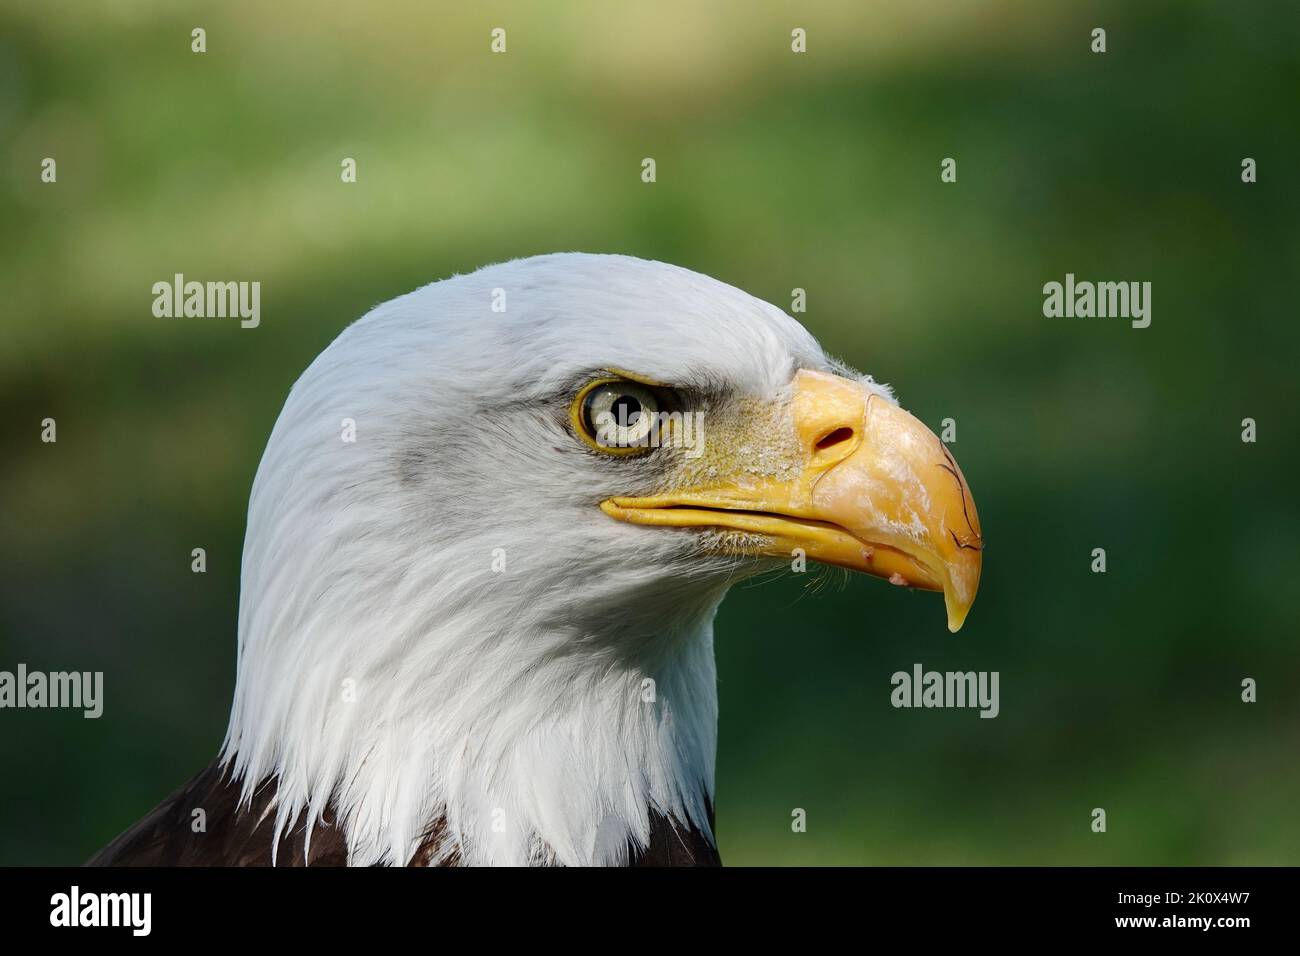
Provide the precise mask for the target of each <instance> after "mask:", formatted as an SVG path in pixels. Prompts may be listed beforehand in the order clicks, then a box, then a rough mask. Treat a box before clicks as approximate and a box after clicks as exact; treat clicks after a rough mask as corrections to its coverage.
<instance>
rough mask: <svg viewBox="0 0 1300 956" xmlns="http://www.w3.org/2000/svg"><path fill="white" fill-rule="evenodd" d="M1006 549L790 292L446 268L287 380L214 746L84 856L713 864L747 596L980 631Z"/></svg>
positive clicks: (522, 265) (504, 268)
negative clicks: (781, 295) (725, 654)
mask: <svg viewBox="0 0 1300 956" xmlns="http://www.w3.org/2000/svg"><path fill="white" fill-rule="evenodd" d="M982 547H983V539H982V537H981V533H980V525H979V519H978V517H977V515H976V511H975V504H974V502H973V500H972V499H971V495H970V491H969V488H968V487H967V484H966V480H965V478H964V477H963V475H962V472H961V470H960V469H959V468H958V467H957V464H956V462H955V461H954V460H953V458H952V456H951V454H949V452H948V449H947V448H946V447H945V446H944V444H943V443H942V442H940V441H939V439H938V438H937V437H936V436H935V435H934V434H933V433H932V432H931V431H930V430H929V429H927V428H926V427H925V426H924V425H922V424H921V422H920V421H918V420H917V419H916V418H914V417H912V416H911V415H910V414H908V413H907V412H905V411H903V410H902V408H900V407H899V406H898V404H897V403H896V402H895V400H894V398H893V395H892V394H891V392H890V390H889V388H888V387H887V386H884V385H881V384H878V383H876V382H875V381H874V380H873V379H872V378H871V377H869V376H863V375H859V374H858V373H856V372H853V371H851V370H850V369H848V368H846V367H845V366H844V365H842V364H840V363H839V362H837V361H835V360H833V359H831V358H829V357H827V355H826V354H825V353H824V352H823V351H822V349H821V348H820V347H819V346H818V344H817V342H816V341H815V340H814V339H813V338H812V336H811V335H810V334H809V333H808V332H807V331H806V330H805V329H804V328H803V327H802V326H801V325H800V324H799V323H798V322H796V321H795V320H794V319H792V318H790V317H789V316H788V315H786V314H785V313H784V312H782V311H781V310H780V309H777V308H775V307H774V306H771V305H769V304H767V303H766V302H762V301H760V300H758V299H755V298H753V297H752V296H749V295H747V294H745V293H743V292H741V291H739V290H738V289H735V288H733V287H731V286H728V285H725V284H723V283H721V282H718V281H716V280H714V279H711V278H708V277H706V276H703V275H700V274H698V273H694V272H691V271H688V270H686V269H682V268H678V267H675V266H671V265H665V264H663V263H659V262H650V261H645V260H641V259H635V258H629V257H625V256H614V255H588V254H559V255H547V256H539V257H535V258H530V259H523V260H517V261H514V262H509V263H505V264H500V265H495V266H490V267H487V268H484V269H480V270H479V271H477V272H474V273H472V274H469V275H461V276H456V277H453V278H451V279H447V280H444V281H441V282H435V283H432V284H431V285H427V286H425V287H423V288H421V289H418V290H416V291H415V292H412V293H410V294H407V295H403V296H400V297H399V298H396V299H393V300H392V301H390V302H386V303H384V304H383V305H380V306H378V307H377V308H375V309H374V310H372V311H371V312H369V313H368V314H367V315H365V316H364V317H363V318H361V319H360V320H358V321H357V322H355V323H354V324H352V325H351V326H350V327H348V328H347V329H346V330H345V331H344V332H343V333H342V334H340V335H339V336H338V338H337V339H335V340H334V342H333V343H332V344H331V345H330V346H329V347H328V348H326V349H325V351H324V352H322V353H321V354H320V355H319V356H318V357H317V358H316V360H315V361H314V362H312V364H311V366H310V367H309V368H308V369H307V370H306V372H304V373H303V375H302V377H301V378H299V380H298V382H297V383H296V384H295V385H294V386H293V388H292V390H291V391H290V393H289V397H288V399H287V400H286V402H285V404H284V408H283V410H282V411H281V413H280V416H279V419H278V420H277V422H276V424H275V427H274V430H273V431H272V433H271V437H270V440H269V441H268V442H267V446H266V450H265V453H264V454H263V456H262V460H261V464H260V466H259V467H258V470H257V475H256V478H255V480H254V482H253V489H252V494H251V497H250V500H249V506H248V523H247V532H246V537H245V541H244V552H243V563H242V570H241V593H240V605H239V655H238V665H237V674H236V687H235V694H234V703H233V706H232V709H231V714H230V723H229V729H228V731H227V733H226V738H225V742H224V744H223V746H222V749H221V752H220V754H219V756H218V757H217V758H216V760H215V761H214V762H213V764H212V765H211V766H210V767H208V768H207V769H206V770H204V771H202V772H201V773H199V774H198V775H197V776H196V777H194V778H193V779H192V780H190V781H189V783H187V784H186V785H184V786H183V787H182V788H181V789H179V790H178V791H177V792H176V793H174V794H172V796H171V797H169V798H168V799H167V800H165V801H164V802H163V803H162V804H161V805H160V806H158V807H157V808H156V809H155V810H153V811H152V812H151V813H150V814H149V815H148V816H146V817H145V818H144V819H142V820H141V821H140V822H138V823H137V824H136V825H135V826H133V827H131V828H130V829H128V830H127V831H126V832H125V833H123V834H122V835H121V836H119V837H118V838H117V839H115V840H114V841H113V842H112V843H111V844H109V845H108V846H107V847H105V848H104V849H103V850H102V851H100V853H99V854H98V855H97V856H95V857H94V859H92V860H91V861H90V862H91V863H92V864H100V865H116V866H120V865H137V864H138V865H205V864H217V865H276V864H279V865H322V864H339V865H343V864H347V865H416V866H440V865H481V864H504V865H548V864H553V865H637V864H672V865H677V864H687V865H702V864H716V863H718V862H719V858H718V853H717V849H716V844H715V840H714V835H713V833H714V815H713V793H714V757H715V748H716V741H717V695H716V689H715V676H716V675H715V667H714V657H713V619H714V614H715V612H716V611H717V609H718V605H719V603H720V602H721V601H722V599H723V596H724V595H725V594H726V592H727V589H728V588H729V587H731V585H733V584H734V583H736V582H737V581H738V580H741V579H743V578H745V577H747V576H752V575H755V574H758V573H761V572H763V571H766V570H770V569H773V568H777V567H784V568H789V567H790V566H791V563H792V562H797V561H799V560H801V559H812V560H814V561H819V562H823V563H826V564H830V565H837V566H840V567H845V568H851V569H854V570H858V571H862V572H865V573H867V574H872V575H877V576H880V577H882V578H885V579H888V580H890V581H892V582H893V583H895V584H903V585H908V586H911V587H915V588H922V589H926V590H934V591H942V592H943V596H944V602H945V605H946V610H947V622H948V626H949V628H950V629H951V630H953V631H956V630H957V629H958V628H959V627H960V626H961V624H962V621H963V620H964V619H965V617H966V613H967V611H968V609H969V608H970V606H971V602H972V601H973V600H974V598H975V592H976V588H977V586H978V583H979V576H980V564H981V557H982V554H981V552H982Z"/></svg>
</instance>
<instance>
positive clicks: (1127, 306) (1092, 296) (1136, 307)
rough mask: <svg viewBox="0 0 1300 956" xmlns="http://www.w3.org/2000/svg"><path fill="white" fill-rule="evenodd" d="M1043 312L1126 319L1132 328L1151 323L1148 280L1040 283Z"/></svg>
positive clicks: (1070, 277) (1069, 274)
mask: <svg viewBox="0 0 1300 956" xmlns="http://www.w3.org/2000/svg"><path fill="white" fill-rule="evenodd" d="M1043 315H1045V316H1047V317H1048V318H1049V319H1059V318H1067V319H1073V318H1080V319H1090V318H1094V317H1095V318H1099V319H1130V320H1132V321H1131V323H1130V324H1131V325H1132V326H1133V328H1135V329H1145V328H1146V327H1147V326H1149V325H1150V324H1151V283H1150V282H1086V281H1085V282H1076V281H1075V279H1074V273H1073V272H1067V273H1066V274H1065V282H1064V283H1061V282H1049V283H1047V284H1046V285H1044V286H1043Z"/></svg>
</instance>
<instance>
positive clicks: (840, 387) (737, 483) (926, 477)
mask: <svg viewBox="0 0 1300 956" xmlns="http://www.w3.org/2000/svg"><path fill="white" fill-rule="evenodd" d="M793 387H794V399H793V419H794V422H793V424H794V433H795V434H794V438H795V446H794V447H795V449H796V455H797V456H798V458H799V460H798V461H797V462H796V467H795V468H794V469H793V470H785V471H783V472H782V477H780V478H772V477H761V478H760V477H753V476H751V475H750V474H737V475H735V476H731V477H726V478H721V479H720V480H716V481H710V482H708V487H699V488H689V489H681V490H678V491H674V492H672V493H669V494H664V495H657V496H653V497H649V498H610V499H609V500H607V501H604V502H602V503H601V509H602V510H603V511H604V512H605V513H606V514H607V515H609V516H611V517H613V518H617V519H619V520H620V521H628V522H631V523H633V524H642V525H663V526H670V527H682V528H713V529H730V530H734V531H740V532H748V533H749V534H750V535H752V536H753V538H752V539H751V538H750V537H748V536H747V537H745V538H743V539H741V540H742V541H745V542H757V543H746V544H744V545H742V546H741V550H743V551H745V552H746V553H753V554H763V555H769V556H773V557H784V558H789V557H791V556H792V554H793V553H794V552H795V550H796V549H801V550H802V551H803V553H804V554H805V555H807V557H809V558H812V559H813V560H816V561H821V562H823V563H825V564H833V565H839V566H841V567H846V568H852V569H853V570H855V571H865V572H866V573H868V574H874V575H877V576H879V577H883V578H887V579H889V580H890V581H891V582H893V583H894V584H899V585H909V586H911V587H916V588H923V589H925V590H928V591H942V592H943V595H944V603H945V604H946V606H947V611H948V630H950V631H953V632H956V631H957V630H958V629H959V628H960V627H961V626H962V622H963V621H965V620H966V613H967V612H968V611H969V610H970V606H971V604H972V603H973V602H974V600H975V592H976V590H978V588H979V580H980V564H981V559H982V557H983V554H982V551H983V547H984V539H983V537H982V536H981V534H980V523H979V515H978V514H976V511H975V501H974V500H973V499H972V498H971V493H970V488H969V487H968V486H967V484H966V479H965V477H964V476H963V475H962V473H961V469H960V468H958V467H957V462H956V461H954V460H953V457H952V455H951V454H949V452H948V449H947V447H946V446H945V445H944V444H943V443H942V442H941V441H939V439H938V437H936V436H935V434H934V433H933V432H931V431H930V430H929V429H928V428H926V427H925V426H924V425H923V424H921V422H920V421H918V420H917V419H916V418H914V417H912V416H911V415H909V414H908V413H907V412H905V411H903V410H902V409H901V408H899V407H898V406H897V405H894V404H892V403H891V402H889V401H888V400H887V399H884V398H882V397H880V396H879V395H877V394H875V393H874V392H872V391H869V390H868V389H867V388H865V387H864V386H863V385H861V384H859V383H857V382H855V381H852V380H851V379H847V378H841V377H839V376H836V375H830V374H827V373H824V372H815V371H810V370H807V369H805V370H801V371H800V372H798V373H797V374H796V375H795V378H794V382H793ZM791 474H792V475H793V476H792V477H788V476H789V475H791Z"/></svg>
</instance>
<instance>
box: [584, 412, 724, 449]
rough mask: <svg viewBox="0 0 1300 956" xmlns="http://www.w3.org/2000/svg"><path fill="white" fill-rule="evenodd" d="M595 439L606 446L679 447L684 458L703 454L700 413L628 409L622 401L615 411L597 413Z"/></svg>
mask: <svg viewBox="0 0 1300 956" xmlns="http://www.w3.org/2000/svg"><path fill="white" fill-rule="evenodd" d="M593 424H594V425H595V426H596V441H597V442H598V443H599V444H601V445H603V446H604V447H606V448H681V449H684V450H685V453H686V457H687V458H699V457H700V456H701V455H703V454H704V413H703V412H664V411H657V412H652V411H648V410H646V409H644V408H643V409H640V410H636V411H631V412H629V410H628V407H627V406H626V405H625V404H619V405H618V406H617V411H602V412H599V413H597V415H596V418H595V421H594V422H593Z"/></svg>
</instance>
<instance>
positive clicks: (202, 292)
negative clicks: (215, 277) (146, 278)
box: [153, 272, 262, 329]
mask: <svg viewBox="0 0 1300 956" xmlns="http://www.w3.org/2000/svg"><path fill="white" fill-rule="evenodd" d="M153 295H154V299H153V314H154V315H156V316H157V317H158V318H160V319H171V318H194V319H229V318H236V317H238V318H239V325H240V328H245V329H255V328H257V327H258V325H259V324H261V321H262V283H261V282H256V281H254V282H195V281H192V280H191V281H189V282H186V281H185V276H184V275H183V274H182V273H179V272H178V273H176V275H175V276H174V277H173V278H172V281H171V282H155V283H154V284H153Z"/></svg>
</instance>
